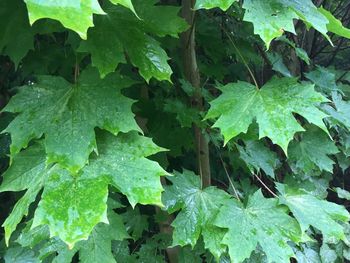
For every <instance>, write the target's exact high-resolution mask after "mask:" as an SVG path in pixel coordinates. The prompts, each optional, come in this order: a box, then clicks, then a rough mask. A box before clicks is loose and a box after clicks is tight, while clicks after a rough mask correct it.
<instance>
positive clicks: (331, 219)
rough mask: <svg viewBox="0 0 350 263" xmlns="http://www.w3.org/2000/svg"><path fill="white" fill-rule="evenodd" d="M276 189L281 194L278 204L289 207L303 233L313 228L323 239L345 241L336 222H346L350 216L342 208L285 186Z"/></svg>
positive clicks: (279, 185)
mask: <svg viewBox="0 0 350 263" xmlns="http://www.w3.org/2000/svg"><path fill="white" fill-rule="evenodd" d="M277 188H278V190H279V192H280V193H281V196H280V203H282V204H285V205H287V206H288V207H289V209H290V211H291V212H292V213H293V215H294V217H295V218H296V219H297V220H298V222H299V224H300V226H301V228H302V230H303V231H304V230H307V229H308V228H309V227H310V226H313V227H315V228H317V229H318V230H320V231H321V232H322V234H323V235H324V236H325V238H335V239H341V240H345V234H344V230H343V227H342V225H341V224H339V223H338V222H348V221H349V220H350V214H349V212H348V211H347V210H346V209H345V208H344V207H343V206H340V205H337V204H335V203H331V202H328V201H326V200H320V199H318V198H316V197H314V196H312V195H310V194H307V193H305V192H303V191H300V190H295V189H292V188H288V186H287V185H282V184H278V185H277Z"/></svg>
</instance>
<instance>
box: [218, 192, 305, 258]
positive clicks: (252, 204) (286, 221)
mask: <svg viewBox="0 0 350 263" xmlns="http://www.w3.org/2000/svg"><path fill="white" fill-rule="evenodd" d="M215 224H216V225H217V226H219V227H222V228H226V229H228V231H227V233H226V235H225V236H224V239H223V240H222V243H223V244H225V245H227V246H228V250H229V254H230V257H231V260H232V261H233V262H242V261H243V260H244V259H246V258H249V257H250V255H251V253H252V252H253V251H254V250H255V249H256V248H257V246H258V244H259V246H260V247H261V249H262V250H263V252H264V253H265V255H266V257H267V260H268V262H289V260H290V258H291V257H293V256H294V252H293V249H292V247H291V246H290V245H289V244H288V242H297V243H298V242H299V241H301V240H300V238H301V232H300V228H299V225H298V223H297V221H296V220H295V219H293V218H292V217H290V216H289V215H288V213H286V210H285V209H284V208H283V207H281V206H279V205H278V200H277V199H274V198H270V199H266V198H264V196H263V195H262V193H261V191H260V190H259V191H257V192H256V193H255V194H254V195H252V196H250V197H249V200H248V203H247V205H246V206H245V207H244V206H243V205H242V204H241V203H238V202H237V201H235V200H228V201H226V202H225V204H224V205H223V206H222V207H221V210H220V212H219V214H218V216H217V218H216V220H215Z"/></svg>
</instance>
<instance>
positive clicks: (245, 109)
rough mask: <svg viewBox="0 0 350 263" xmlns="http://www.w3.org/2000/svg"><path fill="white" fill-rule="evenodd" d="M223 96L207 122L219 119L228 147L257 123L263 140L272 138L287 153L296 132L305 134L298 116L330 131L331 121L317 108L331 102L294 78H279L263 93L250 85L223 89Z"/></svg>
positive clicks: (209, 114)
mask: <svg viewBox="0 0 350 263" xmlns="http://www.w3.org/2000/svg"><path fill="white" fill-rule="evenodd" d="M219 89H220V90H221V91H222V93H223V94H222V95H221V96H219V97H218V98H217V99H215V100H213V101H212V102H211V103H210V104H211V108H210V110H209V112H208V114H207V116H206V119H209V118H216V117H219V119H218V120H217V121H216V122H215V124H214V127H217V128H220V130H221V133H222V134H223V135H224V138H225V143H227V142H228V141H229V140H230V139H232V138H233V137H235V136H237V135H238V134H240V133H241V132H244V133H245V132H247V130H248V127H249V126H250V124H251V123H252V122H253V120H254V119H256V121H257V123H258V124H259V137H260V138H263V137H265V136H267V137H269V138H270V139H271V140H272V141H273V142H274V143H275V144H278V145H279V146H281V148H282V149H283V150H284V152H285V153H287V148H288V144H289V142H290V141H291V140H292V139H293V136H294V134H295V133H296V132H299V131H304V129H303V127H302V126H301V125H300V124H299V123H298V122H297V121H296V119H295V117H294V116H293V113H298V114H300V115H301V116H303V117H305V118H306V119H307V120H308V121H309V122H310V123H313V124H315V125H317V126H319V127H320V128H322V129H323V130H325V131H327V128H326V126H325V124H324V123H323V119H324V118H325V117H327V115H326V114H325V113H323V112H322V111H320V110H319V109H318V108H317V106H318V105H319V104H320V103H322V102H328V100H327V99H326V98H325V97H323V96H322V95H321V94H320V93H317V92H315V90H314V86H313V85H311V84H300V83H298V82H297V80H296V79H293V78H282V79H278V78H275V79H273V80H271V81H270V82H268V83H267V84H265V85H264V86H263V87H262V88H261V89H260V90H259V89H257V88H256V87H254V86H253V85H251V84H249V83H247V82H238V83H231V84H227V85H226V86H223V87H220V88H219Z"/></svg>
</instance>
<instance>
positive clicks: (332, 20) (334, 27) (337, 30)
mask: <svg viewBox="0 0 350 263" xmlns="http://www.w3.org/2000/svg"><path fill="white" fill-rule="evenodd" d="M318 10H319V11H320V12H321V13H322V14H323V15H324V16H325V17H326V18H327V19H328V21H329V23H328V24H327V29H328V31H329V32H332V33H334V34H337V35H339V36H342V37H346V38H350V29H348V28H346V27H344V26H343V25H342V22H341V21H339V20H338V19H337V18H336V17H335V16H333V15H332V13H331V12H329V11H328V10H326V9H324V8H323V7H320V8H319V9H318Z"/></svg>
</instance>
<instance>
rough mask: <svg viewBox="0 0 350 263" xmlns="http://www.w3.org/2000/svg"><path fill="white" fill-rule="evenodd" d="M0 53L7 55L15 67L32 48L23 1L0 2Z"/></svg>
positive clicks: (30, 29)
mask: <svg viewBox="0 0 350 263" xmlns="http://www.w3.org/2000/svg"><path fill="white" fill-rule="evenodd" d="M0 21H1V28H0V52H3V54H5V55H8V56H9V57H10V58H11V59H12V60H13V62H14V63H15V66H16V67H17V66H18V64H19V62H20V61H21V59H22V58H23V57H24V56H25V55H26V54H27V52H28V51H29V50H30V49H33V47H34V40H33V37H34V32H33V29H32V28H31V27H30V24H29V20H28V15H27V11H26V8H25V5H24V3H23V1H21V0H13V1H6V2H5V1H1V2H0Z"/></svg>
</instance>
